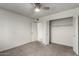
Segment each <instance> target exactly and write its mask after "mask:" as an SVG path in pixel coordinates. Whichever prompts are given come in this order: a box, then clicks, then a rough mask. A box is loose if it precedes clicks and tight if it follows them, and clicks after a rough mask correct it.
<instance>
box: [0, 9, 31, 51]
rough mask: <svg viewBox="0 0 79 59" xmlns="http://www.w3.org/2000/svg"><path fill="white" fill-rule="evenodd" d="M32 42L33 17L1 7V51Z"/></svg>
mask: <svg viewBox="0 0 79 59" xmlns="http://www.w3.org/2000/svg"><path fill="white" fill-rule="evenodd" d="M29 42H32V19H30V18H28V17H25V16H21V15H19V14H16V13H13V12H9V11H6V10H4V9H0V51H3V50H6V49H10V48H14V47H16V46H20V45H23V44H26V43H29Z"/></svg>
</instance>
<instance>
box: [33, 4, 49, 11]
mask: <svg viewBox="0 0 79 59" xmlns="http://www.w3.org/2000/svg"><path fill="white" fill-rule="evenodd" d="M32 5H33V7H34V10H35V11H36V12H39V11H40V10H49V9H50V7H48V6H43V5H42V4H41V3H32Z"/></svg>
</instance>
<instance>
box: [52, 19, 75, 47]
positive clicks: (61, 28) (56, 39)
mask: <svg viewBox="0 0 79 59" xmlns="http://www.w3.org/2000/svg"><path fill="white" fill-rule="evenodd" d="M51 42H52V43H56V44H61V45H66V46H70V47H73V19H72V18H63V19H57V20H55V21H54V20H53V21H51Z"/></svg>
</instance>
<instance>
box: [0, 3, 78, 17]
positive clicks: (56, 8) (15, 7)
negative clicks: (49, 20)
mask: <svg viewBox="0 0 79 59" xmlns="http://www.w3.org/2000/svg"><path fill="white" fill-rule="evenodd" d="M42 5H43V6H49V7H50V9H49V10H46V11H45V10H41V11H40V12H35V11H34V8H33V6H32V4H31V3H0V8H3V9H6V10H9V11H12V12H16V13H19V14H21V15H24V16H27V17H30V18H40V17H44V16H47V15H51V14H54V13H57V12H61V11H65V10H69V9H73V8H77V7H79V3H42Z"/></svg>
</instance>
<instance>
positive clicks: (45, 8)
mask: <svg viewBox="0 0 79 59" xmlns="http://www.w3.org/2000/svg"><path fill="white" fill-rule="evenodd" d="M41 9H44V10H49V9H50V8H49V7H41Z"/></svg>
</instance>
